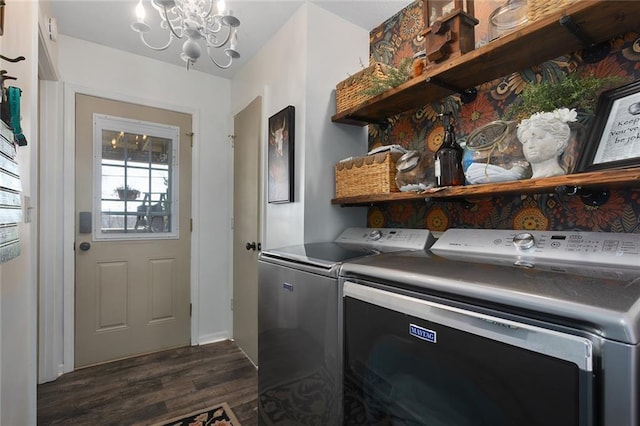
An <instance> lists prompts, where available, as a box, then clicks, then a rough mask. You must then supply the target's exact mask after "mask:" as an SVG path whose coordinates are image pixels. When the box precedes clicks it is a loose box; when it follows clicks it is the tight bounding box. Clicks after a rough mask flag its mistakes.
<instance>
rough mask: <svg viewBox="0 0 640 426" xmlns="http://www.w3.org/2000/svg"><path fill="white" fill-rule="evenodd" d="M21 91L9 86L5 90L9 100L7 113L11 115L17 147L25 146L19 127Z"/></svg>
mask: <svg viewBox="0 0 640 426" xmlns="http://www.w3.org/2000/svg"><path fill="white" fill-rule="evenodd" d="M21 94H22V90H21V89H20V88H18V87H13V86H10V87H9V88H8V89H7V98H8V100H9V111H10V113H11V128H12V129H13V134H14V136H15V139H16V143H17V144H18V145H19V146H26V145H27V138H26V137H25V136H24V135H23V134H22V128H21V127H20V95H21Z"/></svg>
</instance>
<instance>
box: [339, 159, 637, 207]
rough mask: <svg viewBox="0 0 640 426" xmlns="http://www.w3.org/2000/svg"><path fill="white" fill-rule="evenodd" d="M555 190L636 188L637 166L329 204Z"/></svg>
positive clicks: (486, 195)
mask: <svg viewBox="0 0 640 426" xmlns="http://www.w3.org/2000/svg"><path fill="white" fill-rule="evenodd" d="M559 187H580V188H607V189H611V188H633V187H636V188H640V167H634V168H631V169H614V170H605V171H598V172H589V173H579V174H573V175H564V176H555V177H551V178H539V179H527V180H517V181H511V182H501V183H493V184H490V183H488V184H482V185H466V186H450V187H445V188H433V189H429V190H426V191H424V192H390V193H386V194H370V195H360V196H356V197H341V198H334V199H333V200H331V204H339V205H343V206H369V205H372V204H379V203H388V202H393V201H395V202H402V201H417V200H425V199H430V198H434V199H448V198H449V199H450V198H482V197H495V196H501V195H507V194H542V193H553V192H556V188H559Z"/></svg>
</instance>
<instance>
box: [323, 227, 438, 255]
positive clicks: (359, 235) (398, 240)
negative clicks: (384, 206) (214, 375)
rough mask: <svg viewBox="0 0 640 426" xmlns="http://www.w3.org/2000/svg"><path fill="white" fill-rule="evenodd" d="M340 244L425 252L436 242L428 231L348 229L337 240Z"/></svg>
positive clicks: (385, 249)
mask: <svg viewBox="0 0 640 426" xmlns="http://www.w3.org/2000/svg"><path fill="white" fill-rule="evenodd" d="M335 242H336V243H340V244H355V245H358V246H366V247H372V248H377V249H380V250H383V251H394V250H425V249H428V248H429V247H431V245H432V244H433V242H434V237H433V234H432V233H431V232H430V231H429V230H427V229H400V228H398V229H396V228H347V229H345V230H344V231H343V232H342V234H340V235H339V236H338V238H336V240H335Z"/></svg>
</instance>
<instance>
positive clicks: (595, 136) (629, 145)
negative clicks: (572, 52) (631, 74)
mask: <svg viewBox="0 0 640 426" xmlns="http://www.w3.org/2000/svg"><path fill="white" fill-rule="evenodd" d="M636 165H640V80H639V81H635V82H633V83H630V84H627V85H624V86H621V87H618V88H616V89H613V90H608V91H606V92H603V93H602V94H601V95H600V99H599V100H598V105H597V107H596V117H595V119H594V122H593V124H592V126H591V129H590V131H589V136H588V137H587V141H586V146H585V148H584V149H583V151H582V155H581V157H580V160H579V162H578V171H580V172H587V171H595V170H603V169H610V168H620V167H631V166H636Z"/></svg>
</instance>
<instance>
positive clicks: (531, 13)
mask: <svg viewBox="0 0 640 426" xmlns="http://www.w3.org/2000/svg"><path fill="white" fill-rule="evenodd" d="M577 1H578V0H553V1H552V0H528V1H527V20H528V22H533V21H536V20H538V19H540V18H542V17H543V16H545V15H547V14H549V13H551V12H554V11H556V10H558V9H561V8H563V7H566V6H568V5H570V4H571V3H575V2H577Z"/></svg>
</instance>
